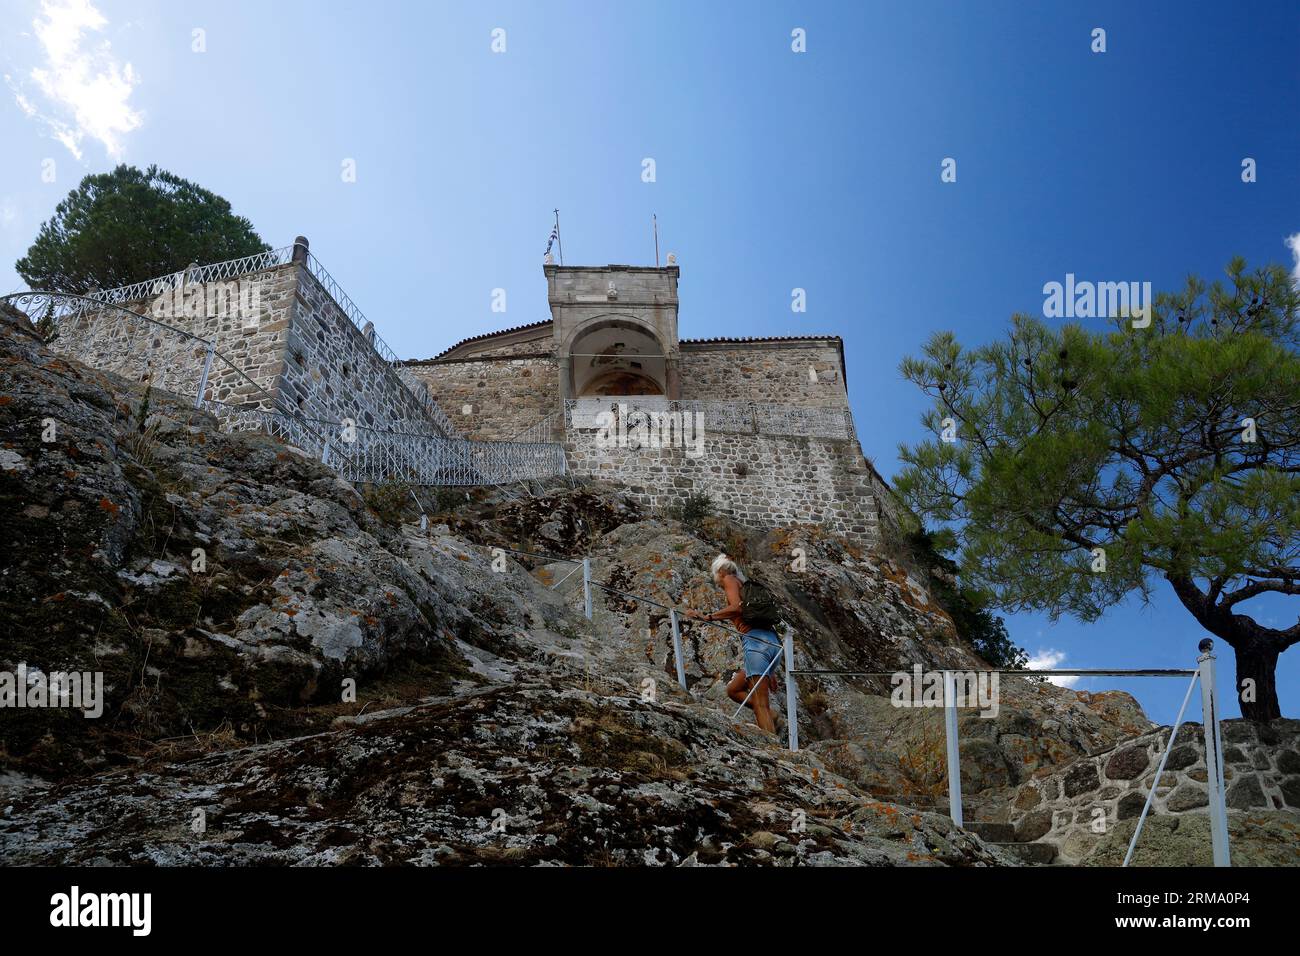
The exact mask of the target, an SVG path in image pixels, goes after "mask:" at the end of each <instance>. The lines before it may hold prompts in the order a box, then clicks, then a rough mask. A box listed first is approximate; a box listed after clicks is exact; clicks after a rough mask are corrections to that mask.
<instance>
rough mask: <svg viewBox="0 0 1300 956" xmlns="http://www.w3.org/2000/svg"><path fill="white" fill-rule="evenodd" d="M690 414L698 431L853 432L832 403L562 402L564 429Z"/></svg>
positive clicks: (625, 398) (848, 417)
mask: <svg viewBox="0 0 1300 956" xmlns="http://www.w3.org/2000/svg"><path fill="white" fill-rule="evenodd" d="M676 414H680V415H692V414H693V415H696V416H698V417H697V418H696V419H695V421H697V422H700V423H702V424H703V426H704V432H705V433H708V432H714V433H727V434H747V435H801V436H806V437H810V438H843V439H849V438H854V437H855V432H854V429H853V417H852V415H851V414H850V413H849V410H848V409H847V408H840V407H836V406H803V405H780V404H769V403H763V402H715V401H700V400H673V399H668V398H664V397H662V396H641V395H635V396H609V397H604V396H602V397H600V398H573V399H568V400H567V401H565V403H564V425H565V428H566V429H575V430H578V431H583V430H590V429H596V428H600V427H602V425H606V426H609V425H618V424H621V422H620V419H621V418H622V417H623V416H626V417H627V419H628V422H627V424H628V426H629V427H635V426H636V425H638V424H639V423H640V422H641V421H646V422H647V423H650V422H652V421H653V418H644V419H643V418H640V417H637V418H634V417H633V416H662V415H676Z"/></svg>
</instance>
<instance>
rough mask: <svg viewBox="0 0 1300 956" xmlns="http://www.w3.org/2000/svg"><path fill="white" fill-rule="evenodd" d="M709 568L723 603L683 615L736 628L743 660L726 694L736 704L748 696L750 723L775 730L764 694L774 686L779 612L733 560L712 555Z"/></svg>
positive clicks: (770, 599) (774, 687)
mask: <svg viewBox="0 0 1300 956" xmlns="http://www.w3.org/2000/svg"><path fill="white" fill-rule="evenodd" d="M709 570H710V571H711V572H712V574H713V583H714V584H716V585H718V587H720V588H722V591H723V593H724V594H725V595H726V596H727V606H726V607H724V608H722V609H721V610H718V611H714V612H712V613H711V614H702V613H700V612H699V611H696V610H694V609H690V610H688V611H687V612H686V616H687V617H689V618H696V619H698V620H702V621H726V622H728V623H730V624H731V626H732V627H734V628H735V629H736V630H738V631H740V633H741V635H742V637H741V643H742V645H743V648H744V652H745V661H744V666H743V667H742V668H741V669H740V670H738V671H737V672H736V673H735V675H734V676H733V677H732V678H731V682H730V683H729V684H727V696H728V697H730V698H731V699H732V700H734V701H735V702H736V703H738V704H739V703H742V702H743V701H744V700H745V698H746V697H747V696H748V697H749V706H750V707H752V708H753V710H754V722H755V723H757V724H758V726H759V727H762V728H763V729H764V730H766V731H767V732H768V733H775V732H776V721H775V719H773V717H772V709H771V707H770V706H769V704H768V694H769V692H771V691H773V690H775V689H776V678H775V677H774V676H773V673H772V672H773V670H774V669H775V667H776V657H777V655H778V654H780V653H781V641H780V638H778V637H777V636H776V630H775V628H776V625H777V623H778V621H779V611H778V609H777V607H776V604H775V602H774V601H773V600H772V596H771V594H770V592H768V590H767V589H766V588H765V587H763V586H762V585H761V584H758V583H757V582H755V581H746V580H745V577H744V575H743V574H741V571H740V568H738V567H737V566H736V562H735V561H733V560H731V558H729V557H727V556H726V555H725V554H720V555H718V556H717V557H716V558H714V559H713V564H712V565H711V566H710V568H709ZM750 691H753V693H752V694H750Z"/></svg>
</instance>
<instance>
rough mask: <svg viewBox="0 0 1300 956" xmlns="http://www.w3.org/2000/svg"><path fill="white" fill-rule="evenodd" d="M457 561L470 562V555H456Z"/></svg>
mask: <svg viewBox="0 0 1300 956" xmlns="http://www.w3.org/2000/svg"><path fill="white" fill-rule="evenodd" d="M456 560H457V561H468V560H469V555H468V554H458V555H456Z"/></svg>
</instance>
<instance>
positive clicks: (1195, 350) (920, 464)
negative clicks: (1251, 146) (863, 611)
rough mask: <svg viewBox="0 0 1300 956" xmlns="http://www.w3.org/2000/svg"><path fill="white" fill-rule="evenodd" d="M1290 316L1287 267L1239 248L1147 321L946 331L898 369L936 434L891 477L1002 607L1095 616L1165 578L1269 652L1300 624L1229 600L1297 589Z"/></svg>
mask: <svg viewBox="0 0 1300 956" xmlns="http://www.w3.org/2000/svg"><path fill="white" fill-rule="evenodd" d="M1298 312H1300V293H1298V292H1297V290H1296V288H1295V287H1294V286H1293V285H1292V281H1291V277H1290V275H1289V274H1288V273H1287V271H1286V270H1285V269H1284V268H1282V267H1281V266H1271V267H1268V268H1264V269H1260V270H1258V271H1256V272H1253V273H1247V271H1246V267H1245V263H1244V262H1243V261H1242V260H1240V259H1236V260H1234V261H1233V262H1232V263H1230V265H1229V267H1228V282H1227V283H1226V284H1225V283H1223V282H1216V283H1214V284H1213V285H1210V286H1207V285H1206V284H1205V283H1203V282H1201V281H1200V280H1198V279H1196V278H1190V279H1189V280H1188V282H1187V285H1186V288H1185V289H1184V290H1183V291H1182V292H1179V293H1176V294H1161V295H1159V296H1157V297H1156V301H1155V303H1154V304H1153V306H1152V310H1151V316H1150V319H1151V323H1150V326H1149V327H1146V328H1134V327H1133V326H1132V324H1131V321H1132V320H1129V319H1117V320H1115V322H1114V325H1115V328H1114V330H1110V331H1108V330H1104V329H1098V330H1094V329H1089V328H1086V327H1084V326H1083V325H1080V324H1071V325H1066V326H1064V327H1062V328H1051V327H1049V326H1047V325H1046V324H1045V323H1044V322H1042V321H1040V320H1038V319H1036V318H1031V317H1029V316H1025V315H1017V316H1015V317H1014V318H1013V320H1012V327H1011V331H1010V334H1009V335H1008V336H1007V337H1006V338H1005V339H1004V340H1002V341H997V342H994V343H992V344H989V345H985V346H982V347H979V348H975V349H965V348H963V347H962V346H961V345H960V344H959V343H958V342H957V340H956V338H955V337H954V336H953V335H952V334H951V333H940V334H937V335H935V336H933V337H932V338H931V339H930V341H929V342H928V343H927V345H926V347H925V351H924V355H922V356H921V357H919V358H909V359H907V360H906V361H904V362H903V365H902V373H903V375H904V376H905V377H906V378H907V379H908V380H909V381H911V382H913V383H915V384H916V385H917V386H919V387H920V388H921V389H922V390H923V391H924V392H925V393H926V394H928V395H929V396H930V397H931V398H932V399H933V400H934V405H933V407H932V408H931V409H930V411H929V412H927V413H926V415H925V416H924V419H923V421H924V423H925V425H926V427H927V428H928V429H929V430H930V431H932V432H934V433H935V434H936V436H937V437H936V438H935V439H933V440H930V441H926V442H923V443H921V444H919V445H915V446H909V445H903V446H902V447H901V449H900V457H901V458H902V460H903V461H904V462H905V464H906V467H905V469H904V470H903V472H902V474H901V475H900V476H899V478H898V479H897V481H896V483H895V487H896V489H897V491H898V492H899V493H900V494H901V495H902V497H903V498H904V500H905V501H906V502H907V504H908V505H909V507H911V508H912V510H913V511H915V512H916V513H917V514H918V515H921V516H923V517H924V518H925V519H927V520H928V521H929V522H930V523H931V524H932V525H937V526H938V527H940V528H942V529H943V530H944V532H945V535H944V536H945V539H946V540H945V542H944V544H945V545H947V546H950V547H952V548H954V549H955V550H956V551H957V552H958V554H959V564H960V569H961V575H962V580H963V581H965V582H967V583H968V584H969V585H970V586H971V587H972V588H974V589H975V590H977V591H978V592H980V593H983V594H987V595H988V596H989V598H990V601H991V603H992V604H993V605H995V606H998V607H1003V608H1008V609H1013V610H1021V609H1035V610H1046V611H1047V612H1049V613H1050V614H1051V615H1052V616H1053V617H1056V616H1057V615H1060V614H1062V613H1068V614H1072V615H1075V616H1077V617H1079V618H1080V619H1083V620H1095V619H1096V618H1097V617H1098V616H1099V615H1100V614H1101V613H1102V611H1103V610H1104V609H1105V608H1107V607H1109V606H1111V605H1113V604H1115V603H1116V602H1118V601H1120V600H1121V599H1123V598H1124V597H1125V596H1127V595H1128V594H1131V593H1135V592H1136V593H1138V594H1141V595H1142V596H1143V597H1146V596H1147V595H1149V594H1150V591H1151V588H1152V587H1153V586H1154V583H1155V582H1157V581H1159V580H1160V579H1165V580H1167V581H1168V582H1169V583H1170V584H1171V585H1172V586H1173V588H1174V590H1175V593H1177V594H1178V596H1179V598H1180V600H1181V601H1182V602H1183V604H1184V605H1185V606H1186V607H1187V608H1188V610H1189V611H1191V612H1192V613H1193V615H1194V616H1195V617H1196V618H1197V620H1198V621H1199V622H1200V623H1201V624H1202V626H1204V627H1205V628H1206V629H1207V630H1210V631H1211V633H1214V634H1216V635H1218V636H1220V637H1222V638H1224V639H1225V640H1227V641H1228V642H1229V643H1230V644H1232V646H1233V647H1235V648H1237V649H1238V652H1239V654H1240V651H1241V648H1242V646H1244V644H1246V643H1250V642H1252V641H1253V642H1256V643H1257V644H1258V643H1259V642H1261V641H1262V642H1263V643H1264V644H1265V645H1267V647H1268V649H1270V650H1271V651H1272V652H1273V653H1276V652H1277V651H1280V650H1282V649H1284V648H1285V647H1287V646H1290V644H1293V643H1295V642H1296V641H1300V625H1297V626H1295V627H1292V628H1290V629H1288V630H1286V631H1274V630H1270V629H1268V628H1263V627H1261V626H1259V625H1256V624H1254V622H1249V619H1248V618H1244V617H1243V616H1242V615H1240V614H1239V613H1236V612H1235V611H1234V608H1235V606H1236V604H1237V603H1238V602H1240V601H1243V600H1246V599H1248V598H1249V597H1253V596H1255V595H1257V594H1260V593H1264V592H1269V591H1271V592H1275V593H1281V594H1293V595H1294V594H1300V580H1298V579H1300V356H1298V355H1297V351H1296V345H1297V338H1298V335H1300V330H1298V326H1297V314H1298ZM1246 419H1250V420H1252V421H1253V422H1254V427H1255V430H1256V435H1257V440H1256V441H1253V442H1252V441H1247V440H1244V437H1245V435H1246V429H1247V427H1248V423H1247V422H1246V421H1245V420H1246ZM945 421H947V422H948V424H949V425H950V426H951V427H952V428H954V429H955V436H956V439H957V440H956V441H955V442H945V441H943V440H942V437H941V436H942V432H943V430H944V427H945ZM1097 549H1101V550H1097ZM1103 556H1104V562H1105V565H1104V570H1100V561H1101V560H1102V558H1103ZM1237 618H1240V619H1241V620H1236V619H1237ZM1243 621H1247V622H1249V624H1250V627H1246V624H1244V623H1242V622H1243ZM1270 642H1271V643H1270ZM1243 709H1244V708H1243Z"/></svg>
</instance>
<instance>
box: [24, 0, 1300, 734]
mask: <svg viewBox="0 0 1300 956" xmlns="http://www.w3.org/2000/svg"><path fill="white" fill-rule="evenodd" d="M1096 27H1101V28H1103V29H1105V31H1106V51H1105V52H1104V53H1094V52H1092V49H1091V47H1092V42H1093V41H1092V30H1093V29H1094V28H1096ZM498 28H500V29H502V30H504V31H505V51H504V52H501V53H494V52H493V50H492V48H491V45H492V31H493V30H494V29H498ZM796 28H801V29H803V30H805V31H806V38H807V39H806V46H807V52H805V53H795V52H793V51H792V50H791V43H792V40H791V31H792V30H794V29H796ZM196 30H201V31H203V32H202V34H201V37H202V41H203V45H204V47H205V49H204V51H203V52H196V51H195V49H194V47H195V46H196V35H195V32H194V31H196ZM1298 51H1300V5H1297V4H1294V3H1281V2H1277V3H1269V2H1251V3H1226V2H1225V3H1220V4H1209V3H1198V2H1185V0H1184V2H1147V3H1140V4H1134V3H1093V4H1082V3H1079V4H1076V3H1069V4H1067V3H1031V2H1025V3H996V2H994V3H978V4H977V3H958V2H952V3H923V2H908V3H897V4H891V5H883V4H876V3H864V2H852V3H807V2H800V3H744V4H742V3H722V2H700V0H697V2H694V3H677V2H665V0H657V2H655V3H652V4H634V3H624V2H618V3H614V2H605V3H599V4H598V3H593V2H585V3H578V2H548V3H540V2H534V3H518V4H497V3H488V2H475V3H469V2H465V3H454V4H453V3H430V2H421V3H397V2H385V0H372V2H370V3H368V4H364V5H363V4H355V3H343V2H340V0H315V2H311V3H306V2H293V0H276V2H274V3H265V2H250V0H245V2H229V0H226V2H219V3H218V2H211V3H205V2H190V3H164V2H133V3H129V2H117V0H93V3H92V2H91V0H46V2H44V3H42V2H38V0H5V17H4V21H3V24H2V25H0V71H3V74H4V81H5V85H6V88H5V89H4V90H3V91H0V144H2V145H0V287H3V288H6V289H12V288H18V287H20V285H21V283H20V280H19V279H18V278H17V276H16V274H15V273H14V271H13V262H14V261H15V260H16V259H17V258H18V257H20V256H21V255H22V254H23V253H24V252H25V250H26V248H27V246H28V244H29V243H30V242H31V240H32V238H33V237H34V235H35V233H36V230H37V227H38V226H39V224H40V223H41V222H42V221H43V220H44V219H46V218H48V216H49V215H50V214H51V212H52V211H53V208H54V206H55V204H56V203H57V202H58V201H59V200H60V199H61V198H62V197H63V196H64V195H66V193H67V192H68V191H69V190H70V189H72V188H73V187H74V186H75V185H76V183H77V182H78V181H79V180H80V178H81V177H82V176H83V175H85V174H87V173H90V172H98V171H103V170H106V169H108V168H111V166H112V165H114V164H115V162H117V161H124V162H129V163H132V164H135V165H138V166H142V167H143V166H146V165H148V164H150V163H157V164H159V165H161V166H162V167H164V168H166V169H169V170H171V171H173V172H175V173H178V174H180V175H182V176H185V177H186V178H189V179H192V180H194V181H196V182H199V183H201V184H203V185H204V186H207V187H209V188H211V189H213V190H215V191H216V192H218V193H220V194H222V195H223V196H225V197H226V198H228V199H229V200H230V201H231V202H232V203H233V205H234V207H235V209H236V210H237V211H238V212H239V213H241V214H243V215H246V216H248V217H249V218H250V219H251V220H252V221H253V222H254V224H255V225H256V226H257V228H258V230H259V231H260V232H261V234H262V236H263V237H264V238H265V239H266V240H267V241H269V242H271V243H272V244H273V245H283V244H287V243H289V242H291V241H292V239H293V237H294V236H295V235H298V234H300V233H301V234H304V235H306V236H308V237H309V238H310V240H311V244H312V249H313V251H314V252H316V254H317V255H318V256H319V257H320V259H321V260H322V261H323V262H324V263H325V265H326V266H327V267H328V268H329V269H330V271H331V272H332V273H333V274H334V276H335V278H337V279H338V280H339V281H340V282H341V283H342V285H343V286H344V288H346V289H347V290H348V292H349V294H350V295H351V296H352V298H353V299H354V300H355V301H356V302H357V303H358V304H359V305H360V306H361V308H362V309H363V310H364V311H365V312H366V314H367V315H368V316H369V317H370V318H371V319H372V320H374V321H375V323H376V325H377V326H378V328H379V330H380V332H381V333H382V335H383V336H384V337H385V338H386V339H387V340H388V342H389V343H390V344H391V345H392V346H393V347H394V348H395V349H396V351H397V352H398V353H399V354H401V355H405V356H411V357H426V356H429V355H433V354H435V353H437V352H439V351H441V350H442V349H444V348H446V347H447V346H449V345H450V344H452V343H453V342H455V341H457V340H458V339H460V338H462V337H464V336H467V335H473V334H477V333H480V332H485V331H491V330H493V329H496V328H500V327H502V326H503V325H511V326H512V325H520V324H524V323H527V322H533V321H537V320H539V319H543V318H546V317H547V308H546V298H545V283H544V281H543V278H542V271H541V259H542V252H543V249H544V246H545V242H546V237H547V234H548V232H549V230H550V226H551V210H552V209H553V208H555V207H558V208H559V209H560V210H561V213H560V215H561V227H562V233H563V239H564V253H565V261H566V262H567V263H569V264H601V263H606V262H617V263H632V264H652V263H653V256H654V251H653V244H652V237H651V231H650V217H651V214H652V213H657V214H658V217H659V223H660V236H661V248H662V250H663V252H664V253H665V254H666V253H667V252H670V251H671V252H675V253H676V254H677V256H678V259H679V263H680V265H681V267H682V278H681V297H682V306H681V317H680V318H681V330H682V334H683V336H685V337H705V336H715V335H780V334H811V333H834V334H838V335H841V336H843V338H844V340H845V349H846V357H847V361H848V383H849V392H850V398H851V400H852V404H853V409H854V413H855V418H856V420H857V424H858V429H859V433H860V438H861V441H862V445H863V448H864V450H865V451H866V452H867V454H868V455H870V456H872V457H873V458H874V460H875V461H876V463H877V465H878V467H879V468H880V469H881V471H882V472H883V473H884V474H886V475H887V476H888V475H892V474H893V473H894V471H895V470H896V469H897V458H896V450H897V447H898V444H899V442H900V441H914V440H916V439H917V438H918V437H919V434H920V426H919V415H920V413H921V411H922V410H923V407H924V404H925V403H924V401H923V398H922V396H921V395H920V393H919V392H917V391H916V390H915V389H913V388H912V387H911V386H909V385H907V384H906V383H905V382H903V381H902V380H901V378H900V376H899V375H898V371H897V369H898V363H899V361H900V360H901V359H902V358H903V357H904V356H905V355H907V354H910V353H915V352H917V351H918V350H919V349H920V347H921V344H922V343H923V342H924V341H925V339H926V338H927V337H928V336H929V334H930V333H932V332H933V331H935V330H937V329H953V330H955V331H956V332H957V333H958V335H959V336H960V337H961V338H962V339H963V340H965V341H967V342H970V343H975V342H978V341H983V340H986V339H989V338H991V337H993V336H995V335H998V334H1000V333H1001V332H1002V330H1003V329H1004V327H1005V325H1006V322H1007V320H1008V318H1009V316H1010V315H1011V314H1012V313H1013V312H1015V311H1017V310H1020V311H1029V312H1035V311H1038V310H1039V309H1041V306H1042V291H1041V290H1042V286H1043V284H1044V283H1045V282H1047V281H1051V280H1058V281H1060V280H1063V279H1064V276H1065V274H1066V273H1067V272H1072V273H1074V274H1076V275H1077V276H1079V277H1080V278H1089V277H1092V278H1095V279H1106V280H1147V281H1151V282H1152V283H1153V285H1154V286H1155V288H1157V289H1160V288H1169V287H1171V286H1176V285H1178V284H1181V282H1182V280H1183V278H1184V277H1185V276H1186V275H1187V274H1188V273H1189V272H1196V273H1199V274H1201V275H1205V276H1209V277H1214V276H1218V275H1220V274H1221V272H1222V269H1223V266H1224V264H1225V263H1226V262H1227V260H1228V258H1229V257H1230V256H1232V255H1234V254H1241V255H1244V256H1246V257H1247V259H1248V260H1249V261H1250V262H1251V263H1252V264H1254V263H1262V262H1269V261H1275V262H1284V263H1287V264H1288V265H1292V264H1293V263H1294V256H1293V255H1292V253H1291V250H1290V248H1289V246H1288V245H1287V237H1289V236H1293V235H1296V234H1297V233H1300V179H1298V178H1297V172H1300V109H1298V108H1297V107H1298V106H1300V102H1298V100H1300V84H1298V83H1297V81H1298V80H1300V57H1298V56H1297V53H1298ZM948 157H951V158H953V159H955V160H956V162H957V181H956V182H955V183H943V182H941V181H940V164H941V162H942V161H943V160H944V159H945V158H948ZM1246 157H1250V158H1253V159H1254V160H1255V161H1256V163H1257V169H1258V180H1257V182H1254V183H1249V184H1247V183H1243V182H1242V180H1241V163H1242V160H1243V158H1246ZM646 158H652V159H653V160H654V161H655V172H656V181H655V182H653V183H646V182H643V181H642V168H643V165H642V163H643V160H644V159H646ZM49 160H53V166H52V167H51V166H50V164H49V162H48V161H49ZM346 160H353V161H354V162H355V168H356V180H355V182H345V181H344V179H343V177H342V176H341V171H342V168H343V164H344V162H345V161H346ZM50 169H53V171H54V181H53V182H45V181H43V177H42V173H43V172H45V171H48V170H50ZM796 287H797V288H802V289H805V290H806V294H807V311H806V312H805V313H794V312H792V311H791V308H790V302H791V290H792V289H794V288H796ZM496 288H503V289H505V290H507V309H508V311H507V313H506V314H505V315H504V316H503V315H501V314H500V313H494V312H492V311H491V309H490V306H491V294H492V290H493V289H496ZM1255 607H1256V608H1257V609H1259V613H1260V614H1261V616H1262V618H1263V619H1264V620H1265V622H1266V623H1268V622H1269V619H1270V618H1271V619H1272V623H1274V624H1278V625H1282V626H1285V625H1286V624H1289V623H1290V622H1291V621H1293V620H1294V615H1295V614H1296V611H1297V609H1296V607H1295V602H1292V603H1291V604H1287V603H1285V602H1283V601H1281V600H1278V601H1274V602H1272V603H1269V604H1257V605H1256V606H1255ZM1009 624H1010V627H1011V630H1012V635H1013V637H1014V638H1015V639H1016V641H1017V642H1018V643H1020V644H1023V645H1024V646H1025V647H1026V648H1027V649H1029V650H1030V652H1031V653H1033V654H1034V655H1037V656H1042V657H1043V659H1045V660H1047V659H1058V660H1059V661H1060V662H1061V663H1062V665H1063V666H1064V665H1069V666H1078V667H1102V666H1119V667H1140V666H1143V667H1145V666H1150V667H1177V666H1190V664H1191V662H1192V661H1193V659H1194V656H1195V645H1196V642H1197V640H1198V639H1199V638H1200V636H1201V634H1200V632H1199V628H1198V627H1197V626H1196V624H1195V623H1194V622H1193V621H1192V619H1191V618H1190V617H1189V616H1188V615H1187V614H1186V613H1185V612H1184V611H1183V610H1182V609H1181V607H1180V606H1178V605H1177V604H1176V602H1175V601H1174V600H1173V598H1172V596H1171V595H1170V594H1168V593H1166V592H1165V591H1163V590H1162V591H1159V592H1158V594H1157V599H1156V601H1155V602H1154V603H1153V605H1152V606H1150V607H1147V608H1139V607H1136V606H1134V607H1123V608H1118V609H1116V610H1114V611H1112V612H1111V613H1110V614H1108V615H1107V616H1106V617H1105V618H1104V619H1103V620H1102V621H1101V622H1099V623H1097V624H1093V625H1081V624H1078V623H1075V622H1071V621H1062V622H1060V623H1058V624H1057V625H1054V626H1053V625H1050V624H1049V623H1048V622H1047V621H1046V620H1045V619H1044V618H1043V617H1041V616H1039V615H1016V616H1014V617H1013V618H1011V619H1010V621H1009ZM1223 650H1224V651H1227V649H1226V648H1223ZM1221 661H1222V664H1223V665H1224V667H1223V669H1224V670H1225V671H1226V674H1227V676H1228V678H1229V679H1230V675H1231V670H1232V669H1231V654H1230V652H1228V653H1227V654H1226V656H1222V657H1221ZM1297 678H1300V650H1296V649H1293V650H1292V651H1291V652H1290V653H1288V654H1286V655H1284V656H1283V658H1282V665H1281V667H1280V669H1279V674H1278V682H1279V687H1280V690H1281V697H1282V709H1283V712H1284V713H1288V714H1290V715H1292V716H1295V715H1297V714H1300V680H1298V679H1297ZM1172 684H1173V682H1159V683H1158V682H1155V681H1146V682H1138V681H1125V682H1123V683H1122V684H1116V683H1115V682H1114V681H1108V682H1096V683H1089V682H1081V683H1080V684H1078V685H1077V686H1079V687H1080V688H1085V689H1100V688H1101V687H1104V686H1123V687H1124V689H1126V690H1130V691H1132V692H1133V693H1135V694H1136V695H1137V696H1138V697H1139V699H1140V700H1141V701H1142V702H1143V704H1144V705H1145V706H1146V707H1147V708H1148V710H1149V712H1150V713H1151V714H1152V716H1153V717H1155V718H1157V719H1161V720H1166V721H1167V720H1170V719H1172V717H1173V714H1174V711H1175V710H1176V708H1177V704H1178V701H1179V700H1181V697H1182V692H1183V687H1182V686H1181V682H1179V684H1180V686H1178V687H1174V686H1172ZM1227 686H1229V687H1230V685H1227ZM1232 706H1234V707H1235V705H1232ZM1193 710H1194V711H1195V712H1196V713H1199V711H1196V708H1195V707H1193Z"/></svg>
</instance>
